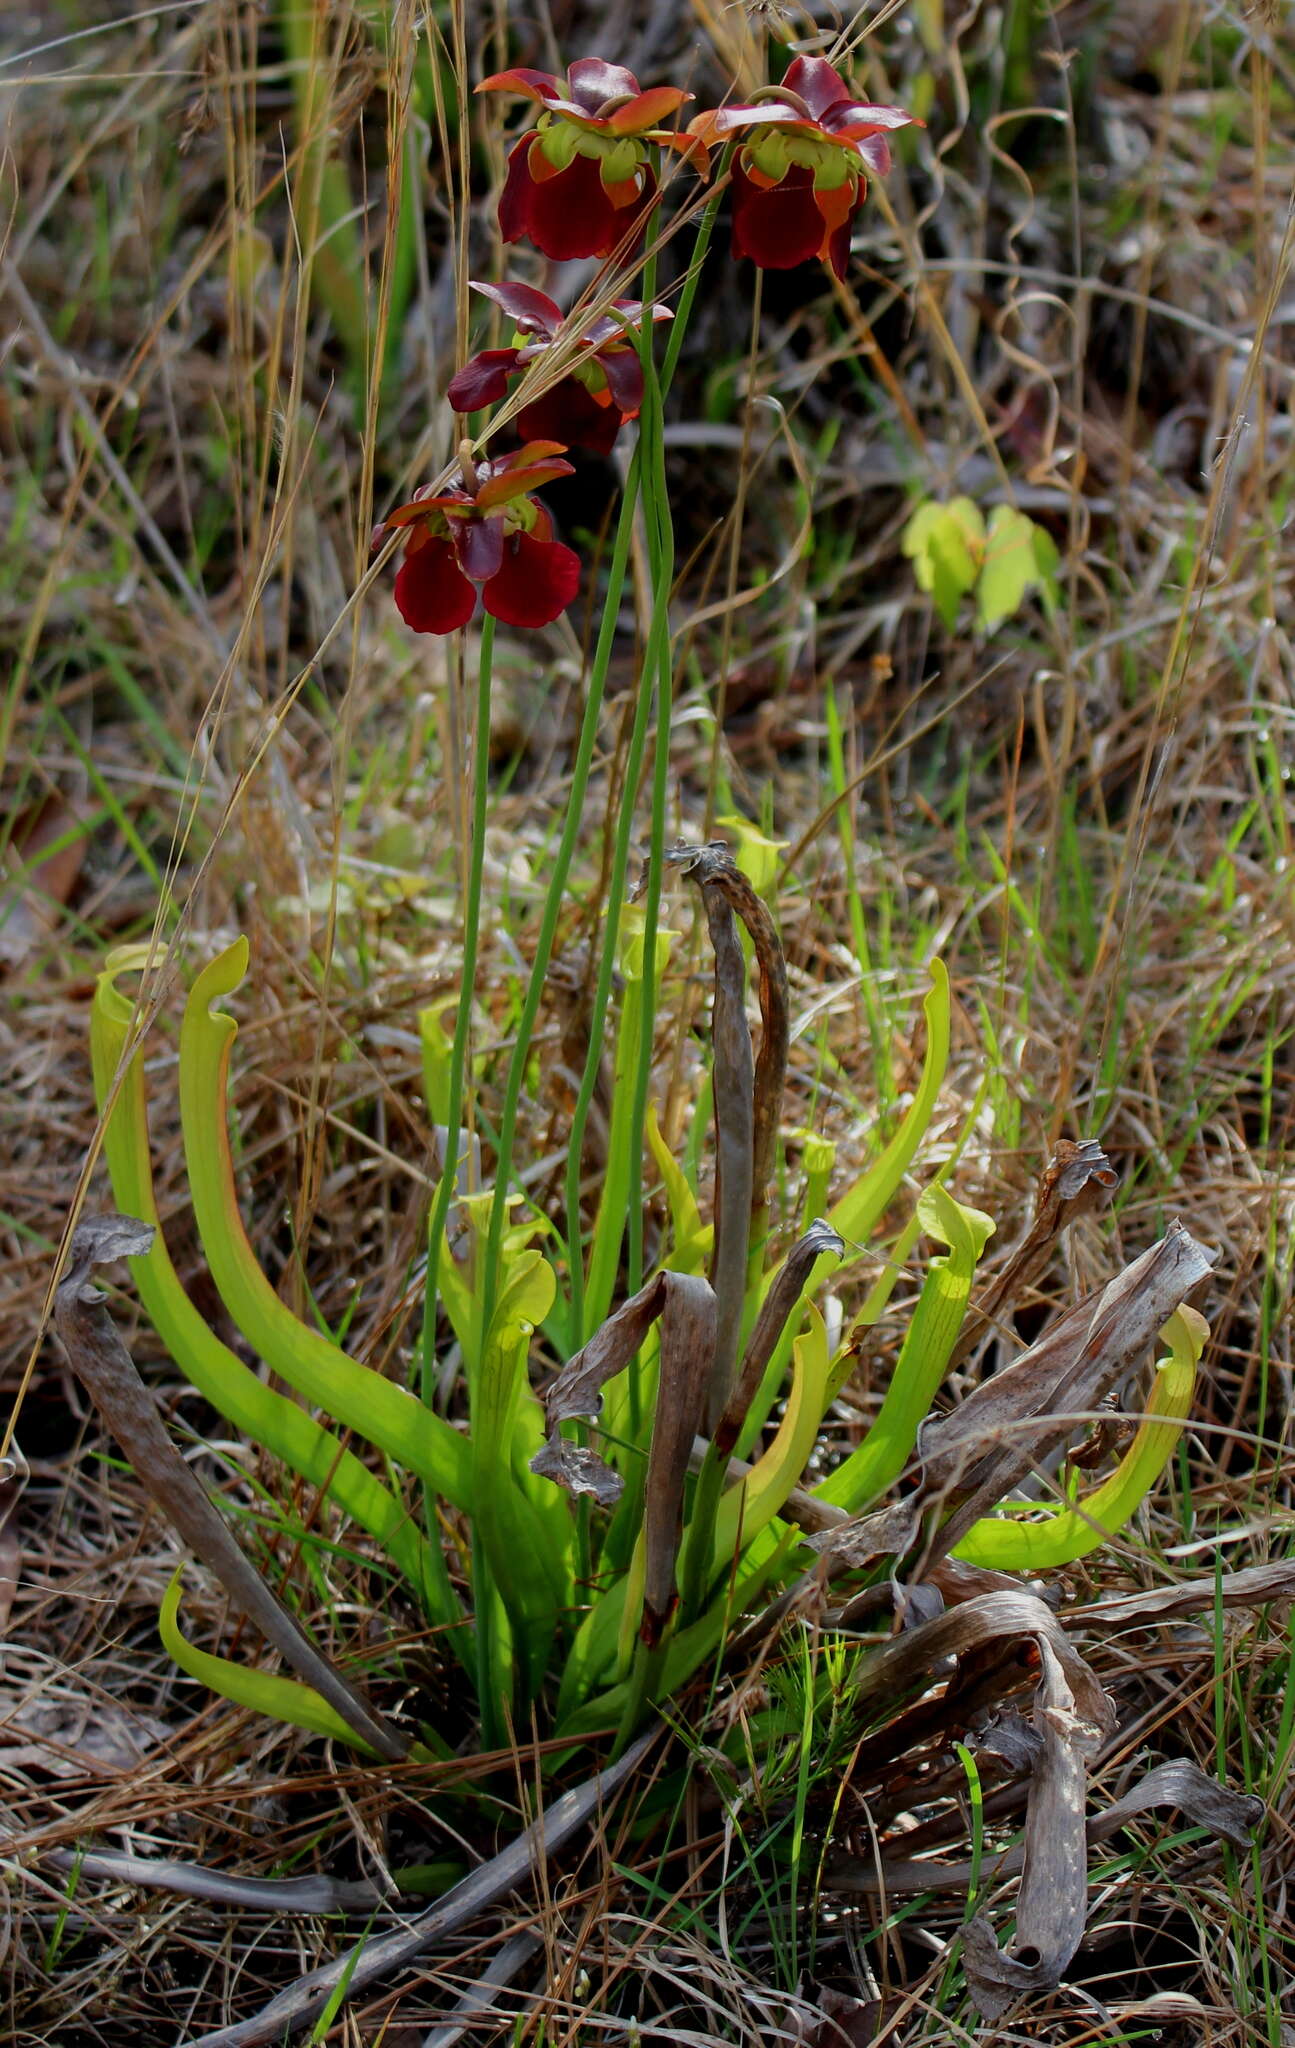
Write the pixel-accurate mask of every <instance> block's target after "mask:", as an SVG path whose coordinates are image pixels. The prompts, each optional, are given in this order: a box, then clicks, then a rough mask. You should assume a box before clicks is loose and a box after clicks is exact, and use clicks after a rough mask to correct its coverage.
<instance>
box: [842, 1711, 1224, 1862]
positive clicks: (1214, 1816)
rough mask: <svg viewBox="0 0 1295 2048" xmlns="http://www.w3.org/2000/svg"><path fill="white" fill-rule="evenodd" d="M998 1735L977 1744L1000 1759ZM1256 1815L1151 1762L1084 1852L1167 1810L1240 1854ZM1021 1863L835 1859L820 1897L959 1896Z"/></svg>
mask: <svg viewBox="0 0 1295 2048" xmlns="http://www.w3.org/2000/svg"><path fill="white" fill-rule="evenodd" d="M1012 1719H1015V1717H1011V1719H1009V1718H1008V1717H1005V1721H1004V1725H1005V1726H1010V1725H1011V1720H1012ZM1028 1732H1029V1734H1030V1736H1031V1737H1032V1738H1033V1739H1032V1741H1031V1742H1030V1744H1029V1746H1028V1747H1026V1746H1025V1745H1024V1744H1022V1743H1021V1741H1020V1740H1019V1737H1016V1736H1013V1737H1010V1738H1009V1742H1008V1744H1007V1745H1006V1747H1007V1748H1008V1749H1010V1752H1011V1761H1012V1763H1013V1765H1014V1768H1016V1769H1017V1770H1019V1771H1020V1772H1021V1773H1022V1774H1024V1773H1025V1772H1026V1771H1028V1770H1030V1769H1031V1768H1032V1766H1033V1760H1034V1757H1035V1755H1036V1754H1037V1752H1038V1750H1039V1748H1040V1747H1041V1742H1042V1738H1041V1737H1040V1736H1039V1734H1038V1732H1037V1730H1035V1729H1030V1730H1029V1731H1028ZM1000 1733H1001V1730H1000V1729H999V1728H995V1729H992V1730H991V1731H990V1732H989V1734H988V1735H986V1737H985V1738H984V1739H983V1741H982V1743H981V1748H982V1749H986V1748H989V1747H991V1746H994V1745H997V1747H998V1748H999V1750H1000V1753H1001V1750H1002V1748H1003V1747H1004V1746H1003V1745H1001V1744H999V1743H998V1737H999V1735H1000ZM1263 1810H1264V1803H1263V1800H1262V1799H1258V1798H1255V1797H1254V1796H1253V1795H1252V1794H1250V1793H1244V1792H1234V1791H1232V1790H1231V1788H1230V1787H1229V1786H1227V1785H1220V1784H1219V1783H1218V1782H1217V1780H1216V1779H1214V1778H1207V1777H1206V1775H1205V1773H1204V1771H1202V1770H1201V1768H1200V1766H1199V1764H1194V1763H1192V1762H1191V1761H1190V1760H1189V1759H1188V1758H1185V1757H1175V1758H1174V1759H1172V1760H1171V1761H1170V1762H1169V1763H1163V1764H1156V1765H1155V1766H1154V1768H1153V1769H1151V1770H1149V1771H1148V1772H1147V1774H1146V1776H1145V1777H1144V1778H1141V1779H1139V1781H1138V1783H1137V1784H1136V1785H1133V1786H1131V1787H1130V1788H1129V1790H1128V1791H1127V1792H1126V1793H1124V1795H1123V1797H1122V1798H1120V1799H1117V1800H1116V1801H1115V1803H1114V1805H1113V1806H1108V1807H1106V1808H1105V1809H1104V1810H1103V1811H1102V1812H1101V1813H1094V1814H1090V1815H1089V1817H1088V1820H1087V1821H1086V1823H1085V1826H1084V1835H1085V1839H1086V1841H1087V1843H1088V1847H1089V1849H1090V1850H1092V1849H1095V1848H1098V1847H1100V1845H1101V1844H1102V1843H1103V1842H1106V1841H1109V1840H1110V1838H1111V1836H1112V1835H1115V1834H1118V1833H1119V1830H1120V1829H1121V1828H1122V1827H1123V1826H1124V1825H1125V1824H1126V1822H1128V1821H1131V1820H1135V1819H1136V1818H1137V1817H1138V1816H1139V1815H1140V1814H1144V1813H1153V1812H1164V1811H1172V1812H1178V1813H1181V1814H1182V1815H1183V1816H1184V1818H1185V1819H1186V1820H1188V1821H1189V1822H1190V1823H1191V1824H1192V1826H1193V1827H1198V1828H1208V1829H1209V1830H1210V1832H1211V1834H1216V1835H1222V1836H1224V1837H1225V1838H1226V1839H1227V1840H1228V1841H1229V1842H1232V1843H1233V1844H1235V1846H1236V1847H1237V1848H1238V1849H1247V1848H1249V1846H1250V1840H1251V1836H1252V1835H1253V1833H1254V1830H1255V1828H1256V1827H1257V1826H1258V1824H1259V1821H1260V1820H1261V1819H1262V1817H1263ZM1024 1864H1025V1850H1024V1848H1023V1847H1017V1848H1014V1849H1008V1850H1006V1851H1005V1852H1004V1853H1003V1855H1001V1856H998V1857H994V1858H982V1860H981V1862H980V1864H979V1866H977V1865H976V1864H974V1863H973V1862H972V1861H971V1859H970V1857H963V1858H961V1859H960V1860H959V1861H957V1862H956V1863H955V1862H938V1861H937V1860H936V1859H935V1858H934V1857H928V1856H887V1855H883V1856H882V1858H881V1861H880V1864H879V1865H878V1866H875V1867H873V1868H867V1867H865V1866H863V1865H861V1864H859V1863H857V1862H855V1861H853V1860H849V1861H847V1859H846V1858H845V1857H837V1858H836V1859H835V1860H834V1861H829V1863H828V1866H827V1869H826V1871H825V1873H824V1888H825V1889H826V1890H828V1891H840V1892H866V1893H873V1892H881V1891H885V1892H894V1893H899V1892H906V1893H911V1892H940V1891H944V1892H965V1891H967V1890H969V1889H970V1887H971V1884H972V1883H973V1881H974V1880H976V1879H977V1878H979V1881H980V1882H981V1883H982V1884H985V1883H997V1882H998V1881H999V1880H1000V1879H1003V1878H1008V1877H1016V1876H1018V1875H1019V1873H1020V1872H1021V1870H1022V1869H1023V1867H1024Z"/></svg>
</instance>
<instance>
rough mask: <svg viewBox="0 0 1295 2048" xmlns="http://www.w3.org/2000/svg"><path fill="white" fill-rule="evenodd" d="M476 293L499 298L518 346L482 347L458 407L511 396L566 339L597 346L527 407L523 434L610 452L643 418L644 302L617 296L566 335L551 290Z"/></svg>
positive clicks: (468, 369) (493, 287)
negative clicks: (516, 380)
mask: <svg viewBox="0 0 1295 2048" xmlns="http://www.w3.org/2000/svg"><path fill="white" fill-rule="evenodd" d="M472 289H473V291H474V292H481V293H482V294H483V295H484V297H486V298H488V299H493V300H494V301H495V304H496V305H498V306H502V307H503V309H504V311H505V313H508V314H509V315H510V316H511V318H512V320H513V321H514V323H515V327H516V332H515V334H514V336H513V346H512V347H511V348H487V349H482V351H481V352H480V354H479V355H475V356H473V357H472V358H471V360H470V361H469V362H466V363H465V364H464V365H463V368H462V369H461V370H460V371H459V372H458V373H457V375H455V376H454V377H452V378H451V379H450V383H449V387H448V389H447V391H446V394H445V395H446V397H447V398H448V399H449V401H450V404H451V405H452V406H453V407H454V410H455V411H456V412H475V411H476V408H477V407H478V406H479V405H493V404H494V403H495V401H496V400H497V399H500V398H502V397H503V396H504V394H505V393H506V391H507V389H508V384H509V380H510V378H512V377H515V376H516V375H518V374H519V372H521V371H524V370H525V369H526V368H527V367H528V366H529V365H530V364H531V363H534V362H538V361H540V360H541V359H542V358H543V356H544V355H545V354H546V353H547V351H548V350H550V349H551V348H553V347H554V346H555V344H556V343H558V341H559V340H561V341H563V342H564V343H565V345H566V346H567V347H568V348H570V347H572V346H573V345H575V346H579V347H580V348H582V349H585V348H588V349H592V351H593V353H592V354H591V355H586V356H585V357H584V359H583V361H581V362H578V363H575V364H573V366H572V368H571V371H570V373H569V374H568V375H567V376H565V377H563V378H561V379H560V380H559V381H558V382H556V383H554V384H551V385H550V386H549V388H548V390H547V391H544V392H542V393H541V394H540V395H539V397H537V398H533V399H531V400H530V401H529V403H528V404H526V405H524V406H523V407H522V409H521V411H520V412H519V413H518V415H517V431H518V433H520V434H522V435H524V436H525V438H526V439H527V440H528V441H558V442H560V443H561V444H562V446H563V447H566V448H590V449H592V450H593V451H594V452H595V454H598V455H606V454H607V453H608V451H609V450H610V448H611V446H612V443H613V442H614V441H615V439H616V436H617V434H618V433H619V431H620V427H621V423H622V421H624V420H632V419H635V418H637V416H638V410H639V407H640V406H641V405H642V403H643V366H642V364H641V363H640V361H639V354H638V332H637V330H638V328H639V326H640V324H641V322H642V319H643V307H642V305H641V303H640V302H639V301H638V300H637V299H614V300H613V301H612V304H613V307H614V309H615V310H614V311H613V312H610V313H603V314H600V316H599V317H598V318H597V319H596V320H590V321H587V322H586V323H585V324H584V325H583V326H579V325H575V324H572V325H569V326H568V329H567V332H566V334H565V335H563V334H562V313H561V310H560V308H559V307H557V306H556V305H555V304H554V303H553V300H552V299H549V298H546V297H545V295H544V293H543V292H537V291H533V290H532V289H531V287H530V285H526V284H478V283H477V282H476V281H475V280H473V282H472ZM651 314H652V318H653V320H670V319H672V318H673V317H674V316H673V314H672V313H671V311H670V308H669V307H668V306H653V307H652V308H651Z"/></svg>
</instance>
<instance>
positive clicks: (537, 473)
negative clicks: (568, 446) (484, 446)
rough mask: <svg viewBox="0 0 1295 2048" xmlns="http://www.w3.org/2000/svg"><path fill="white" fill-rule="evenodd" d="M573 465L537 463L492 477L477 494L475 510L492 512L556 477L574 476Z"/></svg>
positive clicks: (536, 489) (567, 463) (556, 462)
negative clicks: (498, 506)
mask: <svg viewBox="0 0 1295 2048" xmlns="http://www.w3.org/2000/svg"><path fill="white" fill-rule="evenodd" d="M574 475H575V465H574V463H570V462H558V461H556V460H555V461H553V462H537V463H535V464H534V466H533V467H532V468H530V469H518V470H512V471H510V472H509V473H508V474H506V475H504V476H492V477H490V478H489V480H488V481H487V482H486V483H484V484H482V486H481V489H480V490H479V491H478V492H477V508H478V510H479V511H482V512H492V511H494V509H495V507H496V506H497V505H509V504H511V503H512V501H513V499H514V498H524V497H526V496H527V495H528V494H529V493H530V492H531V491H538V489H539V488H540V485H541V484H550V483H552V481H553V479H554V477H556V476H574Z"/></svg>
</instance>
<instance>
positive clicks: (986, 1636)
mask: <svg viewBox="0 0 1295 2048" xmlns="http://www.w3.org/2000/svg"><path fill="white" fill-rule="evenodd" d="M1020 1636H1032V1637H1033V1638H1034V1640H1035V1642H1036V1643H1040V1644H1041V1643H1045V1642H1046V1643H1047V1644H1048V1646H1049V1648H1050V1649H1051V1651H1052V1653H1053V1655H1054V1657H1055V1659H1056V1662H1057V1666H1058V1668H1059V1670H1060V1672H1061V1675H1062V1677H1063V1678H1064V1679H1065V1681H1066V1684H1067V1685H1068V1686H1069V1688H1070V1691H1071V1693H1072V1694H1073V1696H1074V1700H1075V1702H1076V1703H1077V1708H1078V1712H1079V1714H1080V1715H1081V1716H1082V1718H1083V1719H1084V1720H1085V1721H1087V1722H1090V1723H1091V1724H1092V1725H1093V1727H1095V1728H1097V1729H1099V1730H1100V1731H1101V1733H1103V1734H1109V1733H1110V1732H1111V1730H1112V1729H1113V1728H1114V1726H1115V1709H1114V1707H1113V1706H1112V1704H1111V1701H1110V1699H1109V1698H1108V1697H1107V1695H1106V1693H1105V1692H1104V1691H1103V1690H1102V1687H1101V1686H1100V1685H1099V1684H1098V1682H1097V1680H1096V1678H1095V1677H1094V1676H1093V1673H1092V1672H1091V1671H1090V1670H1089V1668H1088V1666H1087V1664H1086V1663H1085V1662H1084V1660H1083V1658H1082V1657H1081V1656H1080V1654H1079V1652H1078V1651H1077V1650H1076V1649H1075V1647H1074V1645H1073V1644H1072V1643H1071V1642H1069V1641H1068V1640H1067V1638H1066V1635H1065V1633H1064V1631H1063V1629H1062V1626H1061V1623H1060V1622H1059V1621H1058V1619H1057V1617H1056V1615H1055V1614H1054V1613H1053V1611H1052V1609H1051V1608H1050V1607H1049V1606H1048V1605H1047V1604H1046V1602H1045V1601H1043V1600H1040V1599H1039V1597H1038V1595H1037V1594H1035V1593H1027V1592H1026V1591H1025V1590H1024V1589H1023V1588H1022V1589H1020V1590H1018V1591H1015V1592H1002V1593H984V1594H981V1595H980V1597H979V1598H978V1599H975V1600H966V1601H963V1602H962V1604H961V1605H960V1606H958V1607H950V1608H946V1610H945V1612H944V1613H943V1614H938V1615H936V1616H935V1617H934V1619H933V1620H931V1621H924V1622H922V1623H920V1624H919V1625H918V1627H916V1628H913V1629H907V1630H905V1632H904V1633H903V1634H902V1635H899V1636H895V1637H894V1638H893V1639H892V1640H891V1641H890V1642H888V1643H883V1644H882V1645H881V1646H880V1647H879V1648H877V1649H875V1650H871V1651H869V1653H868V1655H867V1656H866V1657H865V1658H864V1659H863V1661H862V1663H861V1664H860V1666H859V1669H858V1673H857V1675H856V1678H855V1687H856V1690H857V1692H858V1694H859V1696H860V1698H862V1699H864V1700H892V1701H897V1700H898V1699H899V1697H900V1696H901V1695H902V1694H904V1693H908V1692H912V1691H915V1690H918V1689H925V1687H926V1686H927V1685H929V1683H930V1675H931V1672H932V1670H933V1669H934V1668H935V1666H936V1665H937V1664H939V1663H940V1662H941V1660H942V1659H944V1658H946V1657H965V1656H966V1655H967V1654H968V1653H969V1652H971V1651H973V1650H978V1649H980V1648H982V1647H983V1646H984V1645H986V1644H992V1643H1000V1642H1004V1641H1007V1640H1010V1639H1011V1638H1014V1637H1020Z"/></svg>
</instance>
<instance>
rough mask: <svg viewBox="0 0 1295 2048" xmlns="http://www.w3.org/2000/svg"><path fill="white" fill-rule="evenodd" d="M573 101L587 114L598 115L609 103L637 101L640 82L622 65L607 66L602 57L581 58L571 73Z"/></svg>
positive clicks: (570, 84) (568, 83)
mask: <svg viewBox="0 0 1295 2048" xmlns="http://www.w3.org/2000/svg"><path fill="white" fill-rule="evenodd" d="M567 85H568V87H569V88H570V92H571V97H572V99H573V100H576V101H578V103H579V104H580V106H582V107H583V108H584V110H585V112H586V114H596V113H597V112H598V109H599V107H601V106H603V105H605V103H606V102H607V101H608V100H622V99H624V98H625V97H626V95H627V94H628V95H629V96H630V97H637V94H638V89H639V82H638V80H637V78H635V76H634V73H633V72H632V71H626V69H625V67H624V66H623V65H621V64H605V63H604V62H603V60H602V58H601V57H577V58H576V61H575V63H574V64H573V65H572V66H571V68H570V70H569V71H568V72H567Z"/></svg>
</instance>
